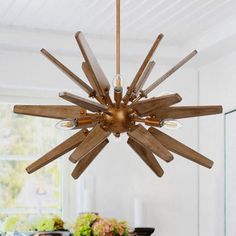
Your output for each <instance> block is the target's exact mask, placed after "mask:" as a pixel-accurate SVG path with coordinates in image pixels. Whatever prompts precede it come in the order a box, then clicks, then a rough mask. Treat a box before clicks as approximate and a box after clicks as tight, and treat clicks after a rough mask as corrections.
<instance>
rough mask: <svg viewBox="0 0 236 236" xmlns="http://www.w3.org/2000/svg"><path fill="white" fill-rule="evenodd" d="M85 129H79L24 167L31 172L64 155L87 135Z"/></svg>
mask: <svg viewBox="0 0 236 236" xmlns="http://www.w3.org/2000/svg"><path fill="white" fill-rule="evenodd" d="M87 132H88V131H86V130H83V131H80V132H78V133H76V134H74V135H73V136H71V137H70V138H68V139H67V140H65V141H64V142H63V143H61V144H59V145H58V146H56V147H55V148H53V149H52V150H51V151H50V152H48V153H47V154H45V155H44V156H42V157H41V158H39V159H38V160H37V161H35V162H33V163H32V164H31V165H29V166H28V167H27V168H26V171H27V172H28V173H29V174H31V173H33V172H35V171H36V170H38V169H40V168H42V167H44V166H45V165H47V164H48V163H50V162H52V161H54V160H56V159H57V158H58V157H60V156H62V155H64V154H65V153H67V152H69V151H71V150H73V149H74V148H75V147H77V146H78V145H79V144H80V143H81V142H82V141H83V140H84V139H85V137H86V135H87Z"/></svg>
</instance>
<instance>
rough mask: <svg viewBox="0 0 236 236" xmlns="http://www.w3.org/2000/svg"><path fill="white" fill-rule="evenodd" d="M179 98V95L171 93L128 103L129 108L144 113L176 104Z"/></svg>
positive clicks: (140, 113)
mask: <svg viewBox="0 0 236 236" xmlns="http://www.w3.org/2000/svg"><path fill="white" fill-rule="evenodd" d="M181 100H182V98H181V97H180V95H178V94H171V95H165V96H161V97H155V98H150V99H146V100H143V101H139V102H136V103H132V104H131V105H129V107H130V108H131V109H134V110H135V111H136V112H137V113H138V114H139V115H145V114H147V113H150V112H151V111H154V110H156V109H159V108H161V107H168V106H171V105H173V104H176V103H178V102H180V101H181Z"/></svg>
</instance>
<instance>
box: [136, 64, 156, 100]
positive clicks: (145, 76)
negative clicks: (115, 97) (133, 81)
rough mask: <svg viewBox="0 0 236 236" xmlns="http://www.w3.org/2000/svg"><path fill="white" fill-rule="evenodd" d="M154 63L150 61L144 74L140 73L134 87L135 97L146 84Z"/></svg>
mask: <svg viewBox="0 0 236 236" xmlns="http://www.w3.org/2000/svg"><path fill="white" fill-rule="evenodd" d="M155 64H156V63H155V62H154V61H150V62H149V63H148V65H147V67H146V68H145V70H144V72H143V73H142V75H141V77H140V79H139V81H138V83H137V85H136V87H135V96H137V95H138V93H139V91H140V90H141V89H142V88H143V86H144V84H145V83H146V81H147V79H148V77H149V75H150V74H151V72H152V70H153V68H154V66H155Z"/></svg>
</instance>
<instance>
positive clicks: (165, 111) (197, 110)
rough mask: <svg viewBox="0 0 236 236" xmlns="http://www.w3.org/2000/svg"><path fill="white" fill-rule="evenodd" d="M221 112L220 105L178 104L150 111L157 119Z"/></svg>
mask: <svg viewBox="0 0 236 236" xmlns="http://www.w3.org/2000/svg"><path fill="white" fill-rule="evenodd" d="M220 113H222V106H179V107H167V108H161V109H159V110H157V111H156V112H151V114H152V115H155V117H156V118H158V119H167V118H173V119H182V118H189V117H196V116H208V115H214V114H220Z"/></svg>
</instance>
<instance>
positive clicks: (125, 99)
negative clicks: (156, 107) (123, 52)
mask: <svg viewBox="0 0 236 236" xmlns="http://www.w3.org/2000/svg"><path fill="white" fill-rule="evenodd" d="M163 37H164V35H163V34H159V35H158V37H157V38H156V40H155V42H154V43H153V45H152V47H151V49H150V51H149V52H148V54H147V56H146V57H145V59H144V61H143V63H142V65H141V67H140V68H139V70H138V72H137V74H136V75H135V77H134V80H133V81H132V83H131V85H130V86H129V88H128V90H127V93H126V95H125V97H124V98H123V101H124V103H125V104H127V103H128V101H129V99H130V97H131V95H132V93H133V92H134V90H135V87H136V85H137V83H138V81H139V79H140V77H141V75H142V74H143V72H144V70H145V68H146V66H147V64H148V62H149V61H150V60H151V58H152V56H153V54H154V53H155V51H156V49H157V47H158V45H159V43H160V41H161V39H162V38H163Z"/></svg>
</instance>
